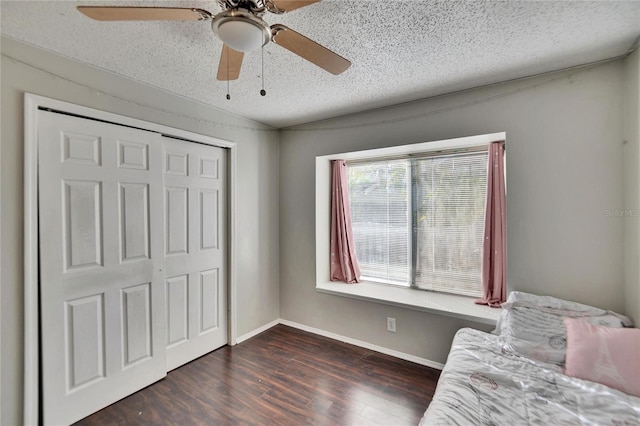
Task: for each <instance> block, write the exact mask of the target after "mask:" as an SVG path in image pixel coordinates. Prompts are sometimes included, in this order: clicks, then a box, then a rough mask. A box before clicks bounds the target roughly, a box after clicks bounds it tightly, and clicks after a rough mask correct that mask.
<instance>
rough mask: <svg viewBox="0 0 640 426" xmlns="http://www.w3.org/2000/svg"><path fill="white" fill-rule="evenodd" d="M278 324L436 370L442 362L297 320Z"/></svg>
mask: <svg viewBox="0 0 640 426" xmlns="http://www.w3.org/2000/svg"><path fill="white" fill-rule="evenodd" d="M279 323H280V324H283V325H288V326H289V327H293V328H297V329H299V330H303V331H308V332H309V333H313V334H318V335H320V336H324V337H328V338H330V339H333V340H338V341H340V342H344V343H348V344H350V345H354V346H359V347H361V348H365V349H369V350H372V351H375V352H380V353H383V354H385V355H390V356H392V357H395V358H400V359H404V360H405V361H411V362H415V363H416V364H420V365H425V366H427V367H431V368H435V369H437V370H442V368H443V367H444V364H441V363H439V362H435V361H431V360H429V359H426V358H420V357H417V356H414V355H409V354H406V353H404V352H399V351H396V350H393V349H389V348H384V347H382V346H378V345H374V344H372V343H368V342H363V341H362V340H357V339H352V338H351V337H346V336H341V335H339V334H336V333H332V332H330V331H325V330H320V329H318V328H313V327H309V326H307V325H303V324H298V323H297V322H293V321H289V320H284V319H280V320H279Z"/></svg>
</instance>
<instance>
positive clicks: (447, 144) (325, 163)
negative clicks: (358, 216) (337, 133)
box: [316, 132, 506, 297]
mask: <svg viewBox="0 0 640 426" xmlns="http://www.w3.org/2000/svg"><path fill="white" fill-rule="evenodd" d="M504 140H506V133H505V132H499V133H490V134H485V135H478V136H469V137H462V138H455V139H446V140H438V141H432V142H422V143H415V144H410V145H399V146H392V147H386V148H378V149H368V150H362V151H353V152H343V153H337V154H330V155H324V156H319V157H316V289H318V290H321V289H322V288H326V287H327V286H331V285H332V284H336V283H333V282H331V280H330V259H329V256H330V253H329V252H330V248H329V247H330V239H329V238H330V237H329V236H330V230H331V201H330V200H331V161H332V160H338V159H341V160H345V161H347V162H349V161H367V160H369V161H374V160H376V159H380V158H385V157H389V158H391V157H395V156H410V155H412V154H413V155H415V154H424V153H427V154H428V153H433V154H437V153H438V151H451V150H455V149H461V150H462V149H469V148H477V147H482V146H488V145H489V144H490V143H492V142H496V141H504ZM367 282H370V283H375V284H376V285H381V286H385V285H387V286H393V287H397V288H398V289H400V290H401V291H402V290H404V291H408V290H411V289H412V290H414V291H416V289H415V288H412V287H404V286H397V285H393V284H384V283H380V282H374V281H367ZM417 291H422V292H425V293H426V292H427V291H428V290H417ZM460 297H467V296H460Z"/></svg>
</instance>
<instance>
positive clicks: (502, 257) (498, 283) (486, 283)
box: [476, 142, 507, 307]
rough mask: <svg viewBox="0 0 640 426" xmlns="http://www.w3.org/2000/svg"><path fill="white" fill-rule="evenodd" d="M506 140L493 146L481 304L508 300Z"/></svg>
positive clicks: (488, 173) (488, 184) (491, 145)
mask: <svg viewBox="0 0 640 426" xmlns="http://www.w3.org/2000/svg"><path fill="white" fill-rule="evenodd" d="M504 167H505V166H504V142H494V143H492V144H490V145H489V164H488V167H487V205H486V210H485V218H484V242H483V245H482V299H478V300H476V303H478V304H481V305H489V306H493V307H499V306H500V305H501V304H502V303H504V302H505V301H506V300H507V197H506V187H505V185H506V183H505V176H504Z"/></svg>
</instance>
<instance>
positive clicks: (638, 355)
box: [564, 318, 640, 397]
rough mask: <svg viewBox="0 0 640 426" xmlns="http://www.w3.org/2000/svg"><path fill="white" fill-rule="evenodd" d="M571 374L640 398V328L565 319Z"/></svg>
mask: <svg viewBox="0 0 640 426" xmlns="http://www.w3.org/2000/svg"><path fill="white" fill-rule="evenodd" d="M564 323H565V325H566V326H567V360H566V370H565V373H566V374H567V376H571V377H577V378H578V379H583V380H589V381H592V382H598V383H602V384H603V385H607V386H609V387H611V388H614V389H618V390H621V391H622V392H625V393H628V394H631V395H635V396H638V397H640V329H638V328H611V327H602V326H597V325H593V324H589V323H588V322H586V321H583V320H580V319H575V318H565V319H564Z"/></svg>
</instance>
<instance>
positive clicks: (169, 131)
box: [23, 93, 237, 425]
mask: <svg viewBox="0 0 640 426" xmlns="http://www.w3.org/2000/svg"><path fill="white" fill-rule="evenodd" d="M42 108H45V109H52V110H57V111H61V112H66V113H69V114H74V115H78V116H82V117H85V118H88V119H96V120H102V121H107V122H111V123H114V124H116V125H123V126H129V127H136V128H140V129H144V130H149V131H152V132H156V133H160V134H162V135H165V136H169V137H176V138H180V139H185V140H188V141H192V142H197V143H202V144H206V145H213V146H217V147H221V148H227V149H228V150H229V151H228V154H229V155H228V157H227V164H228V170H227V175H228V181H227V185H228V195H227V196H228V208H227V218H228V220H227V226H228V227H229V229H228V236H227V253H228V265H227V267H228V271H229V272H228V276H227V286H228V287H227V289H228V291H227V294H228V296H227V297H228V301H227V302H228V303H227V323H228V333H229V345H235V344H236V338H237V336H236V333H237V331H236V330H237V328H236V254H235V247H236V244H235V241H236V223H235V214H234V213H235V210H236V182H237V181H236V171H237V148H236V144H235V142H231V141H227V140H223V139H218V138H214V137H211V136H206V135H201V134H198V133H193V132H190V131H187V130H181V129H176V128H173V127H169V126H165V125H162V124H156V123H151V122H148V121H144V120H138V119H135V118H130V117H126V116H123V115H119V114H113V113H110V112H106V111H100V110H97V109H93V108H88V107H84V106H80V105H75V104H72V103H68V102H64V101H59V100H56V99H51V98H47V97H43V96H39V95H34V94H31V93H25V94H24V390H23V398H24V400H23V416H24V417H23V423H24V424H33V425H35V424H38V423H39V419H40V400H39V399H40V390H39V382H40V363H39V351H40V346H39V338H38V335H39V310H38V278H39V276H38V273H39V272H38V264H39V258H38V249H39V240H38V138H37V135H38V110H39V109H42Z"/></svg>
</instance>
